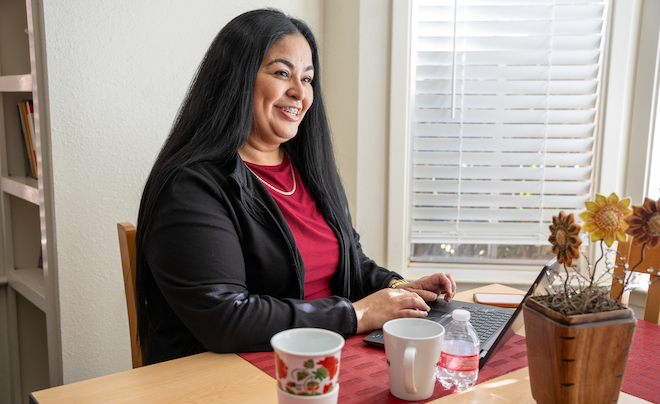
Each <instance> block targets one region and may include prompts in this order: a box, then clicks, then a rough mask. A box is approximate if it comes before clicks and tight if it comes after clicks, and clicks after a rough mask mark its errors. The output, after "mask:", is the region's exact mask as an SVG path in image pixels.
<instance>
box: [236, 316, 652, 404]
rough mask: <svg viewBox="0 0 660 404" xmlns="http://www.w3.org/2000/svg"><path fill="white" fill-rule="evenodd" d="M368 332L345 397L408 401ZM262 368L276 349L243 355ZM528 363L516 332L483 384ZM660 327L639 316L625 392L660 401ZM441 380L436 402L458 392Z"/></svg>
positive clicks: (347, 352) (349, 369)
mask: <svg viewBox="0 0 660 404" xmlns="http://www.w3.org/2000/svg"><path fill="white" fill-rule="evenodd" d="M363 337H364V335H355V336H353V337H351V338H349V339H347V340H346V345H345V346H344V348H343V349H342V353H341V365H340V370H339V385H340V386H341V389H340V390H339V401H340V402H341V403H342V404H344V403H351V404H353V403H377V404H390V403H407V402H408V401H404V400H399V399H398V398H396V397H394V396H393V395H392V394H390V387H389V380H388V375H387V361H386V359H385V351H384V350H383V349H382V348H374V347H371V346H369V345H366V344H365V343H364V342H362V338H363ZM239 356H241V357H242V358H243V359H245V360H247V361H248V362H250V363H251V364H253V365H254V366H256V367H257V368H259V369H261V370H262V371H264V372H266V373H267V374H269V375H270V376H271V377H273V378H274V377H275V364H274V360H273V353H272V352H253V353H241V354H239ZM526 366H527V347H526V345H525V337H521V336H519V335H514V336H513V337H512V338H511V339H510V340H509V341H508V342H507V343H506V344H505V345H504V346H503V347H502V349H500V350H499V351H498V352H497V353H496V354H495V355H494V356H493V357H492V358H491V359H490V360H489V361H488V363H487V364H486V366H484V367H483V369H481V370H480V371H479V378H478V379H477V384H479V383H483V382H485V381H488V380H491V379H494V378H496V377H499V376H502V375H505V374H507V373H510V372H513V371H514V370H518V369H520V368H523V367H526ZM658 386H660V326H658V325H655V324H651V323H648V322H646V321H642V320H639V321H638V322H637V330H636V331H635V337H634V339H633V345H632V349H631V350H630V356H629V358H628V366H627V368H626V374H625V378H624V381H623V387H622V389H621V390H622V391H624V392H626V393H628V394H631V395H633V396H636V397H639V398H642V399H644V400H647V401H651V402H653V403H656V404H660V387H658ZM455 391H456V390H455V389H451V390H445V389H444V388H443V387H442V385H441V384H440V383H436V386H435V390H434V391H433V395H432V396H431V398H429V399H428V400H424V402H428V401H432V400H435V399H437V398H440V397H444V396H446V395H448V394H451V393H453V392H455Z"/></svg>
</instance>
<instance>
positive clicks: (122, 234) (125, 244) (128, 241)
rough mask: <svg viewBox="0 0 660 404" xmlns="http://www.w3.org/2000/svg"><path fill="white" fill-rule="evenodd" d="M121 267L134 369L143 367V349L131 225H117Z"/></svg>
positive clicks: (133, 239) (133, 227) (133, 231)
mask: <svg viewBox="0 0 660 404" xmlns="http://www.w3.org/2000/svg"><path fill="white" fill-rule="evenodd" d="M117 232H118V233H119V250H120V251H121V266H122V269H123V272H124V290H125V292H126V306H127V308H128V329H129V331H130V332H131V356H132V359H133V368H134V369H135V368H139V367H140V366H142V349H141V348H140V344H139V342H138V331H137V305H136V301H135V232H136V230H135V226H133V225H132V224H131V223H128V222H124V223H117Z"/></svg>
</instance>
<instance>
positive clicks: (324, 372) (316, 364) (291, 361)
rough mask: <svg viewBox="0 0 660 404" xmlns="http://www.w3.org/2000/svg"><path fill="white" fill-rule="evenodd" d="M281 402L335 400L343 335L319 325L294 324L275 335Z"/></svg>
mask: <svg viewBox="0 0 660 404" xmlns="http://www.w3.org/2000/svg"><path fill="white" fill-rule="evenodd" d="M270 345H271V346H272V347H273V350H274V351H275V373H276V375H275V378H276V379H277V387H278V390H279V391H278V401H279V403H280V404H294V403H300V402H303V401H305V402H310V403H311V402H314V404H328V403H336V402H337V397H338V392H339V383H337V380H338V378H339V362H340V359H341V349H342V348H343V347H344V338H343V337H342V336H341V335H339V334H337V333H336V332H333V331H329V330H323V329H320V328H294V329H291V330H285V331H281V332H279V333H277V334H275V335H274V336H273V338H271V340H270Z"/></svg>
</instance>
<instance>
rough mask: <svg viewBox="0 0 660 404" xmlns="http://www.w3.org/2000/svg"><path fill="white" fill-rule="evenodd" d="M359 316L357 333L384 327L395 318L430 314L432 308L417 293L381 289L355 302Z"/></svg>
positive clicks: (354, 305)
mask: <svg viewBox="0 0 660 404" xmlns="http://www.w3.org/2000/svg"><path fill="white" fill-rule="evenodd" d="M353 308H354V309H355V314H356V316H357V322H358V325H357V334H362V333H364V332H368V331H372V330H376V329H378V328H382V327H383V324H385V323H386V322H387V321H389V320H392V319H395V318H403V317H416V318H423V317H426V316H427V315H428V311H429V310H431V308H430V307H429V306H428V305H427V304H426V303H425V302H424V299H422V298H421V297H419V295H418V294H417V293H412V292H408V291H407V290H403V289H391V288H386V289H381V290H379V291H377V292H374V293H372V294H370V295H369V296H367V297H365V298H364V299H360V300H358V301H357V302H354V303H353Z"/></svg>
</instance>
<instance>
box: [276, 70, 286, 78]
mask: <svg viewBox="0 0 660 404" xmlns="http://www.w3.org/2000/svg"><path fill="white" fill-rule="evenodd" d="M275 75H276V76H282V77H289V72H287V71H284V70H278V71H276V72H275Z"/></svg>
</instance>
